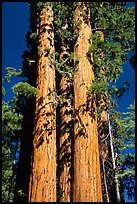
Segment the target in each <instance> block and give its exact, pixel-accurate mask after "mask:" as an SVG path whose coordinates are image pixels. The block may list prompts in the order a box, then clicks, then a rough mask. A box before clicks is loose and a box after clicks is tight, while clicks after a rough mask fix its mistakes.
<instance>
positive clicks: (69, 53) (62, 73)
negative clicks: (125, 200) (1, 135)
mask: <svg viewBox="0 0 137 204" xmlns="http://www.w3.org/2000/svg"><path fill="white" fill-rule="evenodd" d="M100 34H102V37H103V38H102V37H101V36H100ZM26 39H27V42H28V44H27V46H28V50H25V51H24V53H23V56H22V57H23V67H22V72H21V74H20V76H22V77H25V78H27V81H26V82H21V83H19V84H17V85H16V86H15V87H14V88H13V91H14V93H15V94H16V97H15V98H14V99H13V101H12V102H13V105H14V107H15V109H16V111H17V112H18V113H19V114H22V115H23V122H22V131H21V136H20V137H21V138H20V139H21V140H20V141H21V146H20V157H19V162H18V171H17V177H16V186H15V195H14V197H15V198H14V201H15V202H19V201H24V202H27V201H29V202H37V201H39V202H50V201H56V200H57V201H64V202H80V201H82V202H84V201H92V202H94V201H98V202H100V201H119V200H120V199H121V198H119V197H118V196H115V198H114V197H113V195H116V192H117V195H118V193H119V192H118V191H117V186H118V185H117V186H115V183H116V182H117V181H118V180H116V170H115V169H114V168H115V167H116V166H115V165H113V164H115V163H116V161H114V153H115V155H116V153H117V154H120V151H119V149H117V148H116V147H115V141H116V140H118V132H117V131H116V130H115V131H113V135H112V132H111V128H110V126H111V124H110V121H111V123H112V126H113V127H114V128H117V127H118V124H117V123H116V117H113V109H114V101H113V98H114V96H117V97H120V96H121V95H122V94H123V93H124V91H125V90H126V88H127V87H126V84H127V82H126V83H125V86H123V87H120V88H119V89H118V88H117V87H116V84H115V82H116V80H117V79H118V77H119V75H120V73H121V72H122V64H123V63H124V62H125V61H126V60H127V53H128V52H129V51H134V10H133V9H132V8H131V9H127V8H126V6H125V3H124V2H122V3H121V2H117V3H109V2H92V3H90V2H78V3H76V2H69V3H64V2H62V3H60V2H53V3H50V2H46V3H42V2H38V3H35V2H33V3H30V31H29V32H28V33H27V35H26ZM132 59H133V57H132ZM132 59H131V60H130V61H133V60H132ZM112 102H113V103H112ZM109 113H110V115H109ZM109 116H110V118H109ZM120 123H122V122H121V121H120ZM123 124H124V123H123ZM125 132H126V131H125ZM122 135H123V141H124V134H122ZM112 136H113V137H115V141H114V143H113V142H112ZM124 162H127V160H126V161H125V160H123V163H122V164H121V166H122V167H121V168H125V166H126V163H124ZM56 172H57V173H56ZM110 172H111V173H110ZM118 175H120V174H118ZM110 176H111V178H110ZM119 177H120V176H119ZM110 180H111V182H110ZM121 182H123V179H122V180H121ZM123 183H124V182H123ZM119 187H121V189H122V185H121V186H119ZM121 189H120V190H121Z"/></svg>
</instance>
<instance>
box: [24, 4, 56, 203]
mask: <svg viewBox="0 0 137 204" xmlns="http://www.w3.org/2000/svg"><path fill="white" fill-rule="evenodd" d="M40 18H41V21H40V30H39V48H40V51H39V59H38V66H37V95H36V111H35V120H34V126H35V128H34V132H33V135H34V139H33V154H32V161H31V162H32V166H31V169H32V171H31V176H30V185H29V202H55V201H56V124H55V121H56V112H55V104H54V102H55V69H54V66H53V65H51V63H50V59H49V55H48V53H47V52H46V50H47V48H48V49H49V50H50V52H52V51H54V33H53V12H52V9H51V7H50V6H44V8H43V9H42V10H41V14H40ZM24 173H25V172H24Z"/></svg>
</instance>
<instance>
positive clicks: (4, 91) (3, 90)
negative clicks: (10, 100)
mask: <svg viewBox="0 0 137 204" xmlns="http://www.w3.org/2000/svg"><path fill="white" fill-rule="evenodd" d="M5 94H6V90H5V89H4V87H3V86H2V97H3V96H5Z"/></svg>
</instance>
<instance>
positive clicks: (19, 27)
mask: <svg viewBox="0 0 137 204" xmlns="http://www.w3.org/2000/svg"><path fill="white" fill-rule="evenodd" d="M127 4H128V6H134V5H135V2H127ZM28 19H29V9H28V3H27V2H2V75H4V74H5V68H6V67H14V68H16V69H17V70H18V69H21V66H22V58H21V56H22V54H23V51H24V50H25V49H27V47H26V39H25V35H26V33H27V32H28V30H29V21H28ZM123 70H124V73H123V74H121V76H120V78H119V80H118V86H122V85H123V83H122V84H121V82H123V81H124V80H128V81H129V82H130V85H131V86H130V89H129V91H127V92H126V93H125V95H124V96H123V97H122V98H121V99H120V103H119V107H118V110H119V111H122V112H123V111H126V110H127V107H128V106H129V105H130V104H131V103H133V101H134V99H135V70H134V69H133V68H132V67H131V66H130V64H129V62H127V63H126V64H125V65H123ZM18 81H19V79H18V80H17V78H13V79H12V80H11V84H10V85H9V84H6V83H4V86H5V88H6V92H7V94H6V97H5V98H4V99H5V100H6V101H9V100H11V98H12V96H13V94H12V92H11V91H10V89H11V87H12V86H13V85H14V84H15V83H17V82H18ZM126 200H127V201H130V200H128V199H127V198H126Z"/></svg>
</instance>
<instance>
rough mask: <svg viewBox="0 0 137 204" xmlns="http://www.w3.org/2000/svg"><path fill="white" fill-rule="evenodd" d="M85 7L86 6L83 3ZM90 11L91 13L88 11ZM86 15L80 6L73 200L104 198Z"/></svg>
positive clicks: (76, 45) (98, 199)
mask: <svg viewBox="0 0 137 204" xmlns="http://www.w3.org/2000/svg"><path fill="white" fill-rule="evenodd" d="M84 9H87V8H85V7H83V9H82V10H83V11H84ZM87 13H88V14H87ZM86 14H87V15H86V16H85V18H84V17H82V16H80V10H79V8H78V7H77V8H76V10H75V13H74V22H75V23H76V22H78V19H80V20H81V22H82V24H81V29H80V32H79V36H78V39H77V42H76V44H75V47H74V56H75V57H76V56H77V55H78V56H79V64H78V71H77V73H76V74H75V77H74V94H75V96H74V106H75V116H76V120H75V126H74V156H73V157H74V158H73V159H74V176H73V184H72V185H73V186H72V187H73V189H72V191H73V202H101V201H102V190H101V178H100V161H99V147H98V132H97V118H96V104H95V97H93V98H91V97H89V96H88V94H87V88H88V87H89V86H91V83H92V80H93V79H94V73H93V70H92V64H91V60H92V56H90V57H91V59H89V56H88V57H87V52H88V48H89V45H90V44H91V39H90V35H91V33H92V31H91V26H90V13H89V10H87V11H86Z"/></svg>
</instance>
